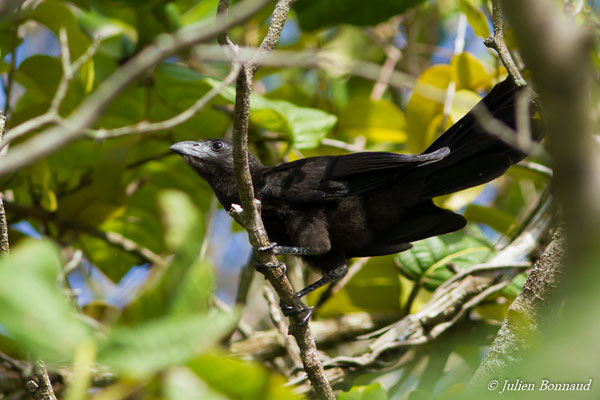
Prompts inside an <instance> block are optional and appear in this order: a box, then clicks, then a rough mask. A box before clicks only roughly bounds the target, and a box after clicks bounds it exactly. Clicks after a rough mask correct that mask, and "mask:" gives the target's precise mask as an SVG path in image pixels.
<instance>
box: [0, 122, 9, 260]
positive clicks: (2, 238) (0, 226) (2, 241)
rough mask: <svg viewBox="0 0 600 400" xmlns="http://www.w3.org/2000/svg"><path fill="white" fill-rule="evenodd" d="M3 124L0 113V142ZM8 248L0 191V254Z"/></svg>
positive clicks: (5, 252) (4, 213) (6, 253)
mask: <svg viewBox="0 0 600 400" xmlns="http://www.w3.org/2000/svg"><path fill="white" fill-rule="evenodd" d="M5 124H6V117H5V116H4V115H2V114H0V142H1V141H2V134H3V133H4V126H5ZM2 157H4V156H3V155H1V154H0V158H2ZM8 249H9V242H8V223H7V222H6V212H5V210H4V202H3V199H2V192H0V255H4V256H6V255H8Z"/></svg>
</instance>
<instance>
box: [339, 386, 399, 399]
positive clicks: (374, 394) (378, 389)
mask: <svg viewBox="0 0 600 400" xmlns="http://www.w3.org/2000/svg"><path fill="white" fill-rule="evenodd" d="M387 399H388V394H387V391H386V390H385V389H384V388H383V386H382V385H381V383H374V384H372V385H369V386H354V387H353V388H352V389H350V390H349V391H347V392H341V393H340V395H339V397H338V400H387Z"/></svg>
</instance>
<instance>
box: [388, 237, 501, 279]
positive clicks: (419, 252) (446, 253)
mask: <svg viewBox="0 0 600 400" xmlns="http://www.w3.org/2000/svg"><path fill="white" fill-rule="evenodd" d="M492 253H493V247H492V246H491V245H490V243H488V242H487V241H486V240H485V239H483V238H481V237H479V236H477V237H476V236H473V235H470V234H469V233H467V232H466V231H465V230H461V231H458V232H453V233H449V234H446V235H442V236H434V237H431V238H428V239H425V240H420V241H418V242H414V243H413V248H412V249H410V250H408V251H405V252H403V253H398V254H397V255H396V260H397V261H398V264H399V266H400V272H401V273H402V274H403V275H404V276H405V277H407V278H408V279H410V280H414V281H419V282H420V283H421V284H422V285H423V286H424V287H425V288H426V289H428V290H434V289H435V288H437V287H438V286H439V285H441V284H442V283H443V282H445V281H446V280H447V279H449V278H450V277H451V276H452V275H453V274H454V273H453V272H452V270H451V269H449V268H448V264H452V266H453V267H454V269H458V270H460V269H466V268H469V267H471V266H473V265H475V264H478V263H481V262H484V261H485V260H486V259H488V258H489V257H490V255H491V254H492Z"/></svg>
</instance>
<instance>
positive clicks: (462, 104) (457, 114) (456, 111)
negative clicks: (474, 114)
mask: <svg viewBox="0 0 600 400" xmlns="http://www.w3.org/2000/svg"><path fill="white" fill-rule="evenodd" d="M479 100H481V97H479V95H478V94H477V93H475V92H473V91H471V90H466V89H461V90H457V91H456V93H454V96H453V97H452V104H451V105H450V119H451V120H452V121H453V122H456V121H458V120H459V119H461V118H462V117H464V116H465V115H466V114H467V113H468V112H469V111H471V109H472V108H473V107H474V106H475V104H477V103H479Z"/></svg>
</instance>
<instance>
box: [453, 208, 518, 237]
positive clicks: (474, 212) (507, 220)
mask: <svg viewBox="0 0 600 400" xmlns="http://www.w3.org/2000/svg"><path fill="white" fill-rule="evenodd" d="M465 218H467V219H468V220H469V221H470V222H478V223H482V224H486V225H488V226H490V227H492V228H494V230H496V231H497V232H499V233H502V234H505V235H508V234H510V232H511V231H512V230H513V229H514V228H516V227H517V226H518V221H517V219H516V218H515V217H514V216H512V215H511V214H509V213H507V212H504V211H502V210H499V209H497V208H494V207H486V206H481V205H479V204H469V205H468V206H467V208H466V209H465Z"/></svg>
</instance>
